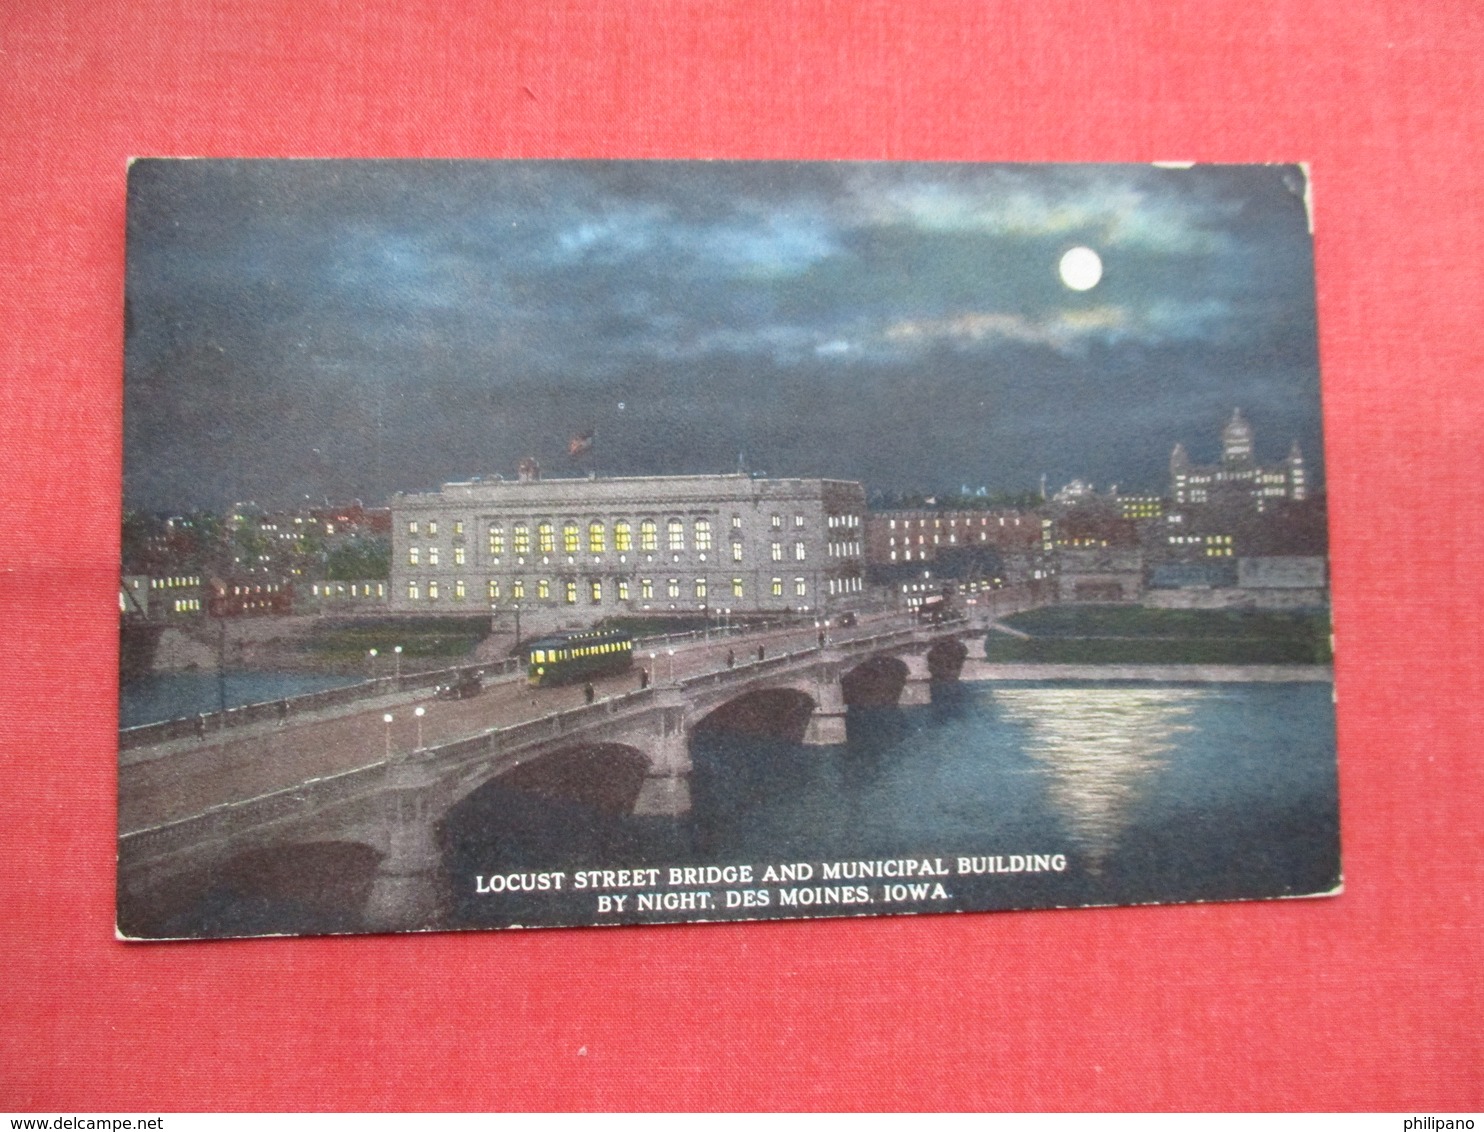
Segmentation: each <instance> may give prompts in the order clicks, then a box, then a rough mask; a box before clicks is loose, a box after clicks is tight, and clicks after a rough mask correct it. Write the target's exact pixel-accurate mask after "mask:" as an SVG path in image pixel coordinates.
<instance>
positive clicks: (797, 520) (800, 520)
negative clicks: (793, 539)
mask: <svg viewBox="0 0 1484 1132" xmlns="http://www.w3.org/2000/svg"><path fill="white" fill-rule="evenodd" d="M803 525H804V516H802V515H797V514H796V515H794V526H796V527H802V526H803Z"/></svg>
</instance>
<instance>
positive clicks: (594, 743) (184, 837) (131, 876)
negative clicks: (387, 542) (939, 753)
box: [118, 625, 983, 938]
mask: <svg viewBox="0 0 1484 1132" xmlns="http://www.w3.org/2000/svg"><path fill="white" fill-rule="evenodd" d="M982 631H983V630H982V628H981V629H979V630H977V631H971V630H970V629H969V628H968V627H967V626H961V625H950V626H941V627H933V628H926V627H922V628H919V627H912V628H906V629H897V630H893V631H889V632H886V633H882V634H879V635H875V636H870V637H864V638H859V639H855V640H848V641H841V642H838V643H835V642H827V643H825V644H822V645H820V646H818V647H811V648H806V649H801V650H797V651H794V652H789V653H783V654H780V655H777V656H756V657H754V656H753V655H749V656H747V657H745V658H743V659H741V660H740V661H739V662H738V663H736V664H735V666H732V667H727V668H722V669H720V670H717V671H713V672H709V673H706V674H704V675H700V676H696V677H692V678H688V679H684V680H681V681H678V682H675V683H672V684H668V685H663V686H652V687H649V688H645V689H643V690H640V691H635V692H630V693H626V694H623V695H619V696H613V697H608V698H604V699H602V700H599V701H598V702H596V703H593V704H590V705H587V706H584V707H578V708H574V709H571V710H566V711H560V712H556V713H553V714H551V715H547V716H543V717H541V718H538V719H535V720H531V721H528V722H526V723H521V724H517V725H512V726H508V727H500V728H493V729H490V730H487V731H484V732H482V733H480V734H477V735H474V736H472V737H470V738H467V739H462V740H459V741H457V742H452V743H446V744H443V745H441V746H436V747H427V748H423V749H420V750H415V751H412V752H408V753H406V754H401V755H395V756H393V757H391V758H387V759H384V760H381V761H378V762H375V763H372V764H369V765H366V766H362V767H359V768H357V769H354V770H349V771H346V772H344V773H341V774H336V775H331V776H327V777H324V778H316V779H311V780H308V781H305V782H303V783H301V784H299V785H298V786H295V787H292V788H289V789H284V790H279V791H275V792H273V793H270V794H266V795H263V796H260V797H255V798H249V799H245V800H242V801H237V802H231V803H227V804H224V805H219V806H214V807H212V808H211V809H209V810H207V811H205V812H203V813H200V814H196V815H193V816H190V817H186V818H182V819H180V820H176V821H171V822H168V823H165V824H162V825H157V826H154V827H152V828H147V829H141V830H137V831H132V832H129V833H127V834H125V835H123V836H121V837H120V839H119V869H118V888H119V923H120V930H121V932H122V933H123V934H124V935H126V936H135V935H137V936H142V937H149V938H159V937H161V936H167V937H168V936H171V935H177V934H185V935H215V934H234V933H233V932H232V931H222V930H213V929H212V927H211V926H210V925H205V926H191V927H185V928H172V927H171V926H170V923H171V916H170V914H169V909H170V907H171V905H172V903H173V904H174V905H175V906H179V905H180V904H181V903H182V901H188V900H189V899H190V898H192V894H193V893H195V894H199V893H200V892H202V891H206V890H211V889H213V888H218V889H219V888H221V887H223V886H225V887H226V888H227V889H229V890H234V891H239V892H240V891H243V890H256V889H259V888H261V887H263V886H264V885H269V884H271V882H272V878H273V876H275V875H277V876H278V877H279V878H280V879H282V880H284V881H285V882H286V884H287V886H288V887H289V888H291V889H293V890H295V891H296V892H298V893H299V894H300V896H299V899H300V900H301V901H302V902H304V903H306V904H321V905H323V904H330V905H333V906H335V907H341V908H344V907H347V906H350V905H354V906H355V910H358V911H359V912H360V915H359V917H358V918H356V917H355V916H354V915H352V917H351V920H350V921H345V918H344V916H341V917H339V918H337V917H335V916H331V917H330V918H329V921H327V923H326V930H365V929H371V930H388V931H391V930H409V929H417V928H422V927H431V926H436V924H437V923H438V918H439V911H440V905H441V883H442V882H441V879H440V873H441V867H442V849H441V847H440V841H439V828H440V825H441V823H442V822H443V819H444V818H445V817H446V816H447V815H448V814H449V812H450V811H451V810H452V809H453V807H455V806H457V805H458V804H459V803H460V802H461V801H463V800H464V799H466V798H468V797H469V796H470V795H471V794H473V793H474V792H475V791H478V790H480V789H481V788H483V787H485V786H487V785H489V784H491V783H492V782H494V781H495V780H497V779H498V780H499V782H500V784H501V785H502V786H505V787H507V788H510V789H516V790H523V791H526V792H528V793H530V794H534V795H536V796H538V797H546V798H558V799H561V800H562V801H563V802H564V803H575V804H577V805H581V806H586V807H589V808H591V809H594V810H597V811H600V812H606V813H614V814H625V813H627V814H640V815H665V814H669V815H679V814H683V813H685V812H687V811H688V810H689V808H690V783H689V776H690V771H691V761H690V739H691V736H692V735H693V734H694V733H695V732H696V731H697V730H700V729H707V728H729V729H734V730H743V731H756V732H764V733H772V734H780V735H787V736H788V737H791V738H794V739H796V740H802V742H804V743H805V744H810V745H829V744H835V743H843V742H844V741H845V712H846V708H847V706H849V705H853V704H855V705H862V706H880V705H886V704H891V703H899V704H903V705H909V704H922V703H927V702H929V699H930V682H931V681H933V680H950V679H956V678H957V675H958V671H959V668H960V667H961V666H962V663H963V659H964V657H965V655H966V649H965V647H964V645H963V644H962V641H961V639H960V638H962V637H964V636H968V635H977V633H982ZM599 863H602V862H599ZM351 876H360V877H362V880H361V881H360V882H357V883H351V882H349V881H348V880H347V878H348V877H351ZM279 930H286V929H282V928H281V929H279ZM299 930H305V929H302V928H301V929H299ZM308 930H314V929H313V928H310V929H308Z"/></svg>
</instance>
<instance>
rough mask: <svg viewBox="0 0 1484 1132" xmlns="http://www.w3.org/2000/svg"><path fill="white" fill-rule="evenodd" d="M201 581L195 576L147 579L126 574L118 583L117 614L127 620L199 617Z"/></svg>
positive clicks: (174, 575)
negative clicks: (128, 618) (191, 615)
mask: <svg viewBox="0 0 1484 1132" xmlns="http://www.w3.org/2000/svg"><path fill="white" fill-rule="evenodd" d="M202 609H203V605H202V588H201V578H200V576H199V575H195V574H172V575H169V576H167V577H163V578H150V577H145V576H143V575H140V574H125V575H123V577H122V579H121V580H120V583H119V612H120V613H122V614H124V615H125V616H128V617H152V618H160V617H166V616H172V617H173V616H186V615H190V614H194V613H200V612H201V611H202Z"/></svg>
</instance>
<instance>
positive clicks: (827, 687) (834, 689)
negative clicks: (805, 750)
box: [804, 665, 845, 747]
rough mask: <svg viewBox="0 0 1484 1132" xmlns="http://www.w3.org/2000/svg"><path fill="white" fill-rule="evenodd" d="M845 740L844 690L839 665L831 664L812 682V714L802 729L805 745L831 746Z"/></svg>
mask: <svg viewBox="0 0 1484 1132" xmlns="http://www.w3.org/2000/svg"><path fill="white" fill-rule="evenodd" d="M843 742H845V692H844V690H843V689H842V688H841V687H840V666H839V665H831V666H830V667H829V670H828V671H827V672H824V673H822V674H821V675H820V678H819V679H817V680H816V681H815V683H814V714H813V715H811V716H810V717H809V725H808V727H807V728H805V730H804V745H805V746H806V747H833V746H837V745H838V744H840V743H843Z"/></svg>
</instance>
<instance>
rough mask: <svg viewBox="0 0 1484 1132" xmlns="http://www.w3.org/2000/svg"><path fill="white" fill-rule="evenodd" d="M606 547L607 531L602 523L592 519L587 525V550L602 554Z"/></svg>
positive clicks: (591, 552)
mask: <svg viewBox="0 0 1484 1132" xmlns="http://www.w3.org/2000/svg"><path fill="white" fill-rule="evenodd" d="M607 549H608V533H607V532H606V531H605V530H604V529H603V524H602V523H600V522H598V521H597V520H596V519H594V520H593V521H592V522H591V523H589V524H588V525H587V552H588V553H589V554H602V553H603V551H605V550H607Z"/></svg>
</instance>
